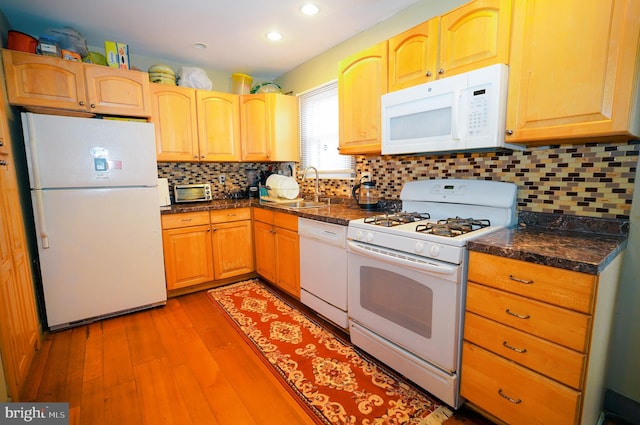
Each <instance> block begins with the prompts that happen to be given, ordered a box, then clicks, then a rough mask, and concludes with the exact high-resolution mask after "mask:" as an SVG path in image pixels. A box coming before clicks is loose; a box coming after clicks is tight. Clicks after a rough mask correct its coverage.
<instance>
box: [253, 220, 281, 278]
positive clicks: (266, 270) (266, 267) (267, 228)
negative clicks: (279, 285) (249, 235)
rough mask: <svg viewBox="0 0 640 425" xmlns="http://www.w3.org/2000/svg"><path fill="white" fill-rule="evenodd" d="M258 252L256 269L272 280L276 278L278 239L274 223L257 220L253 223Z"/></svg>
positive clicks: (256, 250)
mask: <svg viewBox="0 0 640 425" xmlns="http://www.w3.org/2000/svg"><path fill="white" fill-rule="evenodd" d="M253 232H254V237H255V252H256V271H257V272H258V274H259V275H260V276H262V277H264V278H265V279H267V280H269V281H270V282H275V280H276V259H275V249H276V239H275V233H274V232H275V230H274V227H273V225H272V224H268V223H263V222H262V221H256V222H254V224H253Z"/></svg>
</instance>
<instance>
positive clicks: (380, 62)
mask: <svg viewBox="0 0 640 425" xmlns="http://www.w3.org/2000/svg"><path fill="white" fill-rule="evenodd" d="M387 62H388V61H387V42H386V41H385V42H383V43H379V44H376V45H375V46H373V47H370V48H368V49H365V50H363V51H361V52H359V53H356V54H354V55H352V56H349V57H348V58H346V59H343V60H341V61H340V62H339V64H338V104H339V106H338V108H339V111H340V153H341V154H365V153H372V154H373V153H378V154H379V153H380V148H381V131H382V129H381V117H380V115H381V111H380V108H381V102H380V100H381V97H382V95H383V94H385V93H386V92H387Z"/></svg>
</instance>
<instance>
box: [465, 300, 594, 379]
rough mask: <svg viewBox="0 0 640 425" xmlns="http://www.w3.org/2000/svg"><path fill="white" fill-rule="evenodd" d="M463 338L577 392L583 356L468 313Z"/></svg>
mask: <svg viewBox="0 0 640 425" xmlns="http://www.w3.org/2000/svg"><path fill="white" fill-rule="evenodd" d="M464 339H465V340H466V341H469V342H473V343H474V344H476V345H479V346H481V347H483V348H486V349H487V350H489V351H492V352H494V353H496V354H499V355H501V356H502V357H506V358H508V359H510V360H513V361H515V362H518V363H519V364H521V365H523V366H526V367H528V368H529V369H533V370H535V371H536V372H540V373H541V374H543V375H545V376H548V377H550V378H552V379H555V380H556V381H560V382H561V383H563V384H566V385H569V386H570V387H572V388H575V389H580V388H581V386H582V376H583V373H584V364H585V357H586V356H585V355H584V354H582V353H578V352H576V351H573V350H569V349H568V348H564V347H561V346H559V345H557V344H553V343H551V342H549V341H545V340H544V339H541V338H537V337H535V336H532V335H529V334H527V333H524V332H522V331H518V330H516V329H513V328H510V327H508V326H504V325H501V324H499V323H497V322H494V321H493V320H489V319H485V318H483V317H481V316H478V315H476V314H473V313H470V312H467V313H466V315H465V323H464Z"/></svg>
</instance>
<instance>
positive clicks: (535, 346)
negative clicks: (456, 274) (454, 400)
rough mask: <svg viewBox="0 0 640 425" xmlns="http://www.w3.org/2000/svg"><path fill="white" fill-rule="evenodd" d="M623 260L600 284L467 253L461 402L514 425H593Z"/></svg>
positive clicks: (600, 397) (594, 278)
mask: <svg viewBox="0 0 640 425" xmlns="http://www.w3.org/2000/svg"><path fill="white" fill-rule="evenodd" d="M621 257H622V256H620V255H619V256H618V257H616V259H614V260H613V261H612V263H611V264H610V265H609V266H607V268H605V269H604V270H603V271H602V272H601V273H600V274H599V275H597V276H596V275H590V274H586V273H579V272H575V271H570V270H564V269H558V268H554V267H549V266H544V265H539V264H533V263H529V262H525V261H520V260H515V259H510V258H503V257H498V256H494V255H489V254H486V253H480V252H474V251H471V252H470V254H469V271H468V282H467V300H466V313H465V324H464V342H463V354H462V372H461V394H462V396H463V397H464V398H466V399H467V400H468V401H469V402H471V403H472V404H474V405H476V406H477V407H479V408H480V409H482V410H484V411H486V412H488V413H490V414H491V415H493V416H495V417H497V418H499V419H500V420H502V421H505V422H506V423H510V424H524V425H527V424H539V425H541V424H549V423H554V424H558V425H564V424H571V425H573V424H585V425H586V424H590V425H592V424H594V423H596V422H597V419H598V416H599V414H600V410H601V408H602V402H603V397H604V388H605V370H606V363H607V362H606V358H607V346H608V343H607V341H608V338H609V334H610V329H611V324H612V320H613V310H614V306H615V293H616V285H617V280H616V276H617V274H618V273H619V267H620V261H621Z"/></svg>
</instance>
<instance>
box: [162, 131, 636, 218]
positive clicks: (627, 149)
mask: <svg viewBox="0 0 640 425" xmlns="http://www.w3.org/2000/svg"><path fill="white" fill-rule="evenodd" d="M639 151H640V141H632V142H629V143H611V144H586V145H554V146H547V147H532V148H528V149H527V150H525V151H514V152H499V153H496V152H483V153H459V154H447V155H430V156H419V155H385V156H356V168H357V173H356V176H357V177H359V176H360V174H361V173H362V172H370V173H371V174H372V176H373V179H374V180H375V181H376V184H377V186H378V188H379V190H380V196H381V197H382V198H384V199H399V197H400V190H401V189H402V185H403V184H404V183H405V182H407V181H411V180H422V179H435V178H462V179H465V178H466V179H488V180H498V181H506V182H512V183H515V184H517V185H518V209H519V210H521V211H530V212H544V213H563V214H571V215H581V216H589V217H602V218H620V219H629V214H630V211H631V201H632V198H633V188H634V182H635V177H636V167H637V165H638V155H639ZM268 166H269V164H262V163H203V164H199V163H161V164H158V175H159V177H167V178H169V184H170V185H173V184H175V183H202V182H211V183H212V185H213V190H214V192H218V191H219V192H220V193H222V187H221V186H220V185H219V184H218V175H219V174H221V173H224V174H225V175H226V177H227V190H232V189H233V188H245V187H246V170H248V169H258V170H267V169H268ZM280 166H281V164H273V165H272V167H273V171H277V169H278V168H279V167H280ZM355 182H356V181H355V180H327V179H321V180H320V192H321V193H322V196H329V197H344V198H349V197H350V196H351V189H352V187H353V185H354V184H355ZM299 183H300V188H301V192H302V193H303V194H311V193H313V187H314V183H313V180H312V179H308V180H305V181H300V180H299Z"/></svg>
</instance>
